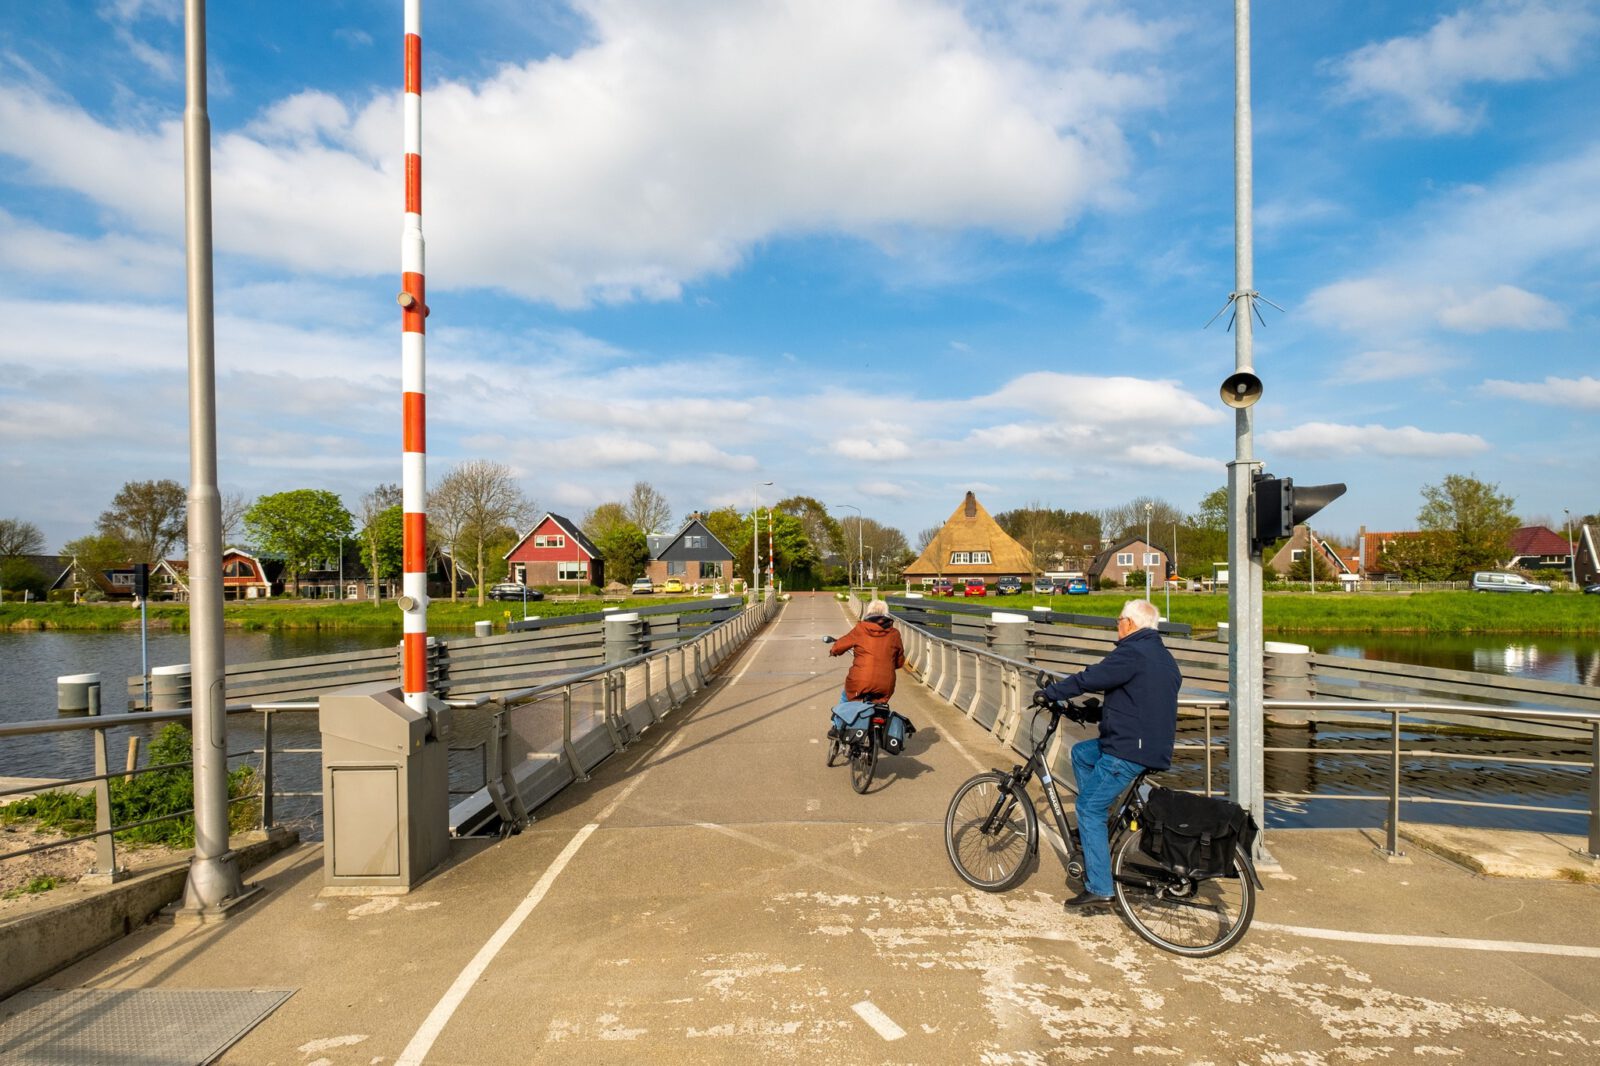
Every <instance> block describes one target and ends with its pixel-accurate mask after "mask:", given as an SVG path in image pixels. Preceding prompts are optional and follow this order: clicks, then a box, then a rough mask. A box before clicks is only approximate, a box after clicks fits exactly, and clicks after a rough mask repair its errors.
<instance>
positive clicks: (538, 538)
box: [533, 533, 567, 548]
mask: <svg viewBox="0 0 1600 1066" xmlns="http://www.w3.org/2000/svg"><path fill="white" fill-rule="evenodd" d="M533 546H534V547H535V548H565V547H566V546H567V538H566V537H564V536H562V535H561V534H560V533H540V534H536V535H535V536H534V538H533Z"/></svg>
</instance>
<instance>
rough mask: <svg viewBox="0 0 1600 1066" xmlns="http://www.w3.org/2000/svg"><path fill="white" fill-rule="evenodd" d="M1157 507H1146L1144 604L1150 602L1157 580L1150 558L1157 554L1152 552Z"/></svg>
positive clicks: (1147, 505) (1148, 505)
mask: <svg viewBox="0 0 1600 1066" xmlns="http://www.w3.org/2000/svg"><path fill="white" fill-rule="evenodd" d="M1155 509H1156V508H1155V505H1154V504H1150V503H1147V504H1145V505H1144V602H1146V603H1149V602H1150V583H1151V582H1152V581H1154V580H1155V571H1154V570H1152V569H1151V567H1150V556H1151V555H1153V554H1155V553H1154V552H1152V551H1151V550H1150V548H1151V544H1150V516H1151V515H1152V514H1153V513H1154V512H1155Z"/></svg>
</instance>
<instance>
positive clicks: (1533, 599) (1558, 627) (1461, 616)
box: [930, 591, 1600, 637]
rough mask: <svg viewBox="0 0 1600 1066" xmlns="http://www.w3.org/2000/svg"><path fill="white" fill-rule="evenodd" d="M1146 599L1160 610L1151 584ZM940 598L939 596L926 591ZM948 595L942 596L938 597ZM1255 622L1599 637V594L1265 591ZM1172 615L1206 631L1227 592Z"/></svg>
mask: <svg viewBox="0 0 1600 1066" xmlns="http://www.w3.org/2000/svg"><path fill="white" fill-rule="evenodd" d="M1136 598H1138V597H1135V596H1131V595H1128V594H1113V593H1104V592H1096V593H1091V594H1089V595H1087V596H1035V595H1033V594H1031V593H1028V594H1023V595H1020V596H990V597H987V598H985V599H983V600H976V599H972V600H966V599H963V598H962V597H959V596H957V597H955V602H957V603H969V604H980V603H981V604H983V605H984V606H986V607H989V608H991V609H993V610H997V611H1027V610H1028V609H1029V608H1031V607H1033V606H1035V605H1042V606H1048V607H1050V608H1051V609H1052V610H1056V611H1066V612H1071V613H1073V614H1093V615H1101V616H1105V617H1115V616H1116V614H1117V613H1118V612H1119V611H1121V610H1122V605H1123V603H1125V602H1126V601H1127V600H1130V599H1136ZM1151 599H1152V602H1154V603H1155V605H1156V606H1157V607H1158V608H1161V609H1162V610H1165V609H1166V602H1167V601H1166V597H1165V596H1164V595H1162V594H1161V592H1160V591H1157V592H1156V593H1155V594H1154V595H1153V596H1152V597H1151ZM930 600H933V601H934V602H939V599H936V598H933V597H930ZM943 602H949V601H943ZM1261 609H1262V627H1263V629H1265V630H1266V632H1268V633H1276V634H1293V633H1326V634H1340V633H1413V634H1438V635H1446V634H1449V635H1460V636H1470V635H1474V634H1495V635H1523V636H1550V637H1587V636H1600V597H1594V596H1580V595H1561V596H1508V595H1499V596H1496V595H1488V594H1481V593H1471V592H1421V593H1417V594H1415V595H1411V596H1397V595H1388V594H1385V595H1366V594H1361V593H1345V592H1326V593H1322V592H1319V593H1316V594H1314V595H1313V594H1311V593H1306V592H1270V593H1268V594H1267V595H1266V596H1265V597H1264V598H1263V601H1262V605H1261ZM1171 619H1172V621H1174V622H1183V623H1186V624H1188V625H1191V626H1193V627H1194V628H1195V629H1196V630H1213V629H1215V628H1216V627H1217V623H1218V622H1226V621H1227V620H1228V597H1227V596H1226V594H1220V593H1219V594H1217V595H1211V594H1209V593H1194V592H1185V593H1181V594H1180V593H1176V592H1174V593H1173V594H1172V614H1171Z"/></svg>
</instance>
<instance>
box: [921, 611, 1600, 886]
mask: <svg viewBox="0 0 1600 1066" xmlns="http://www.w3.org/2000/svg"><path fill="white" fill-rule="evenodd" d="M902 633H903V635H904V638H905V646H906V657H907V660H908V662H909V664H910V666H911V668H912V670H913V672H914V674H915V676H916V677H917V678H918V679H919V680H920V681H921V682H922V683H923V684H924V685H926V686H927V687H928V688H929V689H931V690H932V691H933V692H934V693H935V694H936V695H938V696H940V697H941V698H943V699H945V700H947V701H948V702H950V703H951V704H953V705H954V706H955V707H956V708H957V709H959V710H960V711H961V712H962V713H963V714H965V715H966V716H967V717H968V718H971V719H972V720H973V721H975V722H977V723H978V724H979V725H982V726H983V727H984V728H986V729H988V730H990V731H991V732H992V733H993V734H994V736H995V738H996V739H997V740H999V741H1000V742H1001V743H1003V744H1005V745H1006V746H1008V747H1010V748H1011V749H1012V750H1013V751H1015V752H1016V753H1017V754H1019V755H1023V754H1026V752H1027V751H1028V750H1029V746H1030V740H1029V738H1027V737H1024V736H1023V735H1022V734H1023V733H1024V728H1025V722H1024V719H1025V715H1026V712H1027V711H1028V710H1029V709H1030V708H1031V700H1032V696H1033V689H1034V685H1033V679H1034V677H1035V675H1036V674H1038V673H1039V672H1040V671H1041V670H1043V671H1044V672H1046V673H1050V674H1052V675H1054V676H1064V674H1062V673H1061V672H1060V671H1059V670H1053V669H1050V668H1048V667H1046V666H1043V665H1041V664H1036V663H1032V662H1028V661H1026V660H1022V659H1016V658H1008V657H1006V656H1003V655H1000V654H997V653H995V652H994V651H992V650H990V649H988V648H985V647H981V646H977V645H974V644H972V643H968V642H962V641H957V640H952V639H949V638H947V637H944V636H940V635H937V634H934V633H931V632H929V631H928V630H927V629H925V628H924V627H921V626H918V625H916V624H914V623H911V622H909V621H904V620H903V625H902ZM1264 703H1265V708H1266V713H1267V715H1268V716H1269V717H1271V716H1273V715H1280V716H1284V717H1288V716H1291V715H1294V714H1295V713H1297V712H1299V713H1302V714H1315V715H1318V716H1323V717H1329V718H1333V719H1335V720H1338V721H1343V722H1346V723H1350V722H1357V723H1360V722H1370V723H1372V724H1373V726H1374V727H1375V728H1382V729H1384V730H1385V732H1386V734H1387V743H1386V744H1385V745H1384V746H1382V747H1374V746H1371V743H1370V739H1369V740H1368V741H1367V743H1366V746H1363V745H1362V744H1361V738H1349V741H1348V742H1346V743H1340V742H1338V741H1337V740H1335V739H1334V738H1326V739H1328V740H1329V741H1330V743H1328V744H1325V745H1324V746H1322V747H1316V748H1312V747H1301V746H1283V745H1277V746H1273V745H1268V746H1266V747H1265V748H1264V749H1263V750H1264V752H1265V754H1266V755H1267V756H1268V757H1269V758H1270V757H1272V756H1299V755H1321V756H1327V755H1331V754H1337V755H1341V756H1356V757H1359V758H1369V759H1375V760H1378V761H1380V762H1383V763H1385V764H1386V769H1387V772H1388V773H1387V776H1388V781H1387V788H1386V789H1385V790H1384V791H1383V792H1381V793H1377V792H1343V791H1340V792H1329V791H1305V792H1295V791H1283V790H1279V791H1269V792H1267V793H1265V797H1266V799H1267V800H1269V801H1274V802H1282V801H1303V800H1341V801H1342V800H1364V801H1368V802H1373V801H1382V802H1384V803H1385V810H1386V815H1387V816H1386V820H1385V832H1386V850H1387V851H1388V852H1389V853H1390V854H1399V831H1400V822H1401V802H1402V800H1403V801H1404V802H1405V803H1407V804H1436V805H1437V804H1449V805H1452V806H1456V807H1462V808H1468V809H1492V810H1504V811H1520V812H1526V813H1532V814H1552V813H1554V814H1566V815H1574V814H1584V813H1586V814H1587V818H1588V845H1587V851H1586V852H1585V853H1584V854H1585V855H1587V856H1588V857H1590V858H1600V713H1596V712H1594V711H1586V710H1570V709H1562V708H1550V707H1527V706H1491V705H1485V704H1477V703H1456V702H1436V701H1413V700H1394V699H1386V698H1384V699H1377V700H1372V701H1366V700H1296V699H1271V698H1269V699H1267V700H1265V701H1264ZM1178 707H1179V713H1180V715H1181V716H1184V717H1189V718H1194V717H1198V718H1200V719H1201V720H1202V723H1203V728H1202V732H1201V738H1200V739H1199V741H1198V742H1180V743H1179V744H1178V745H1177V750H1178V751H1179V752H1187V753H1194V754H1196V755H1197V756H1198V759H1199V762H1200V767H1199V769H1200V774H1201V787H1202V788H1203V790H1204V791H1205V793H1206V794H1207V795H1210V794H1212V792H1213V791H1214V789H1215V785H1214V783H1215V780H1216V775H1215V761H1216V758H1217V756H1218V753H1219V752H1220V753H1221V754H1222V757H1223V758H1224V760H1225V759H1226V757H1227V751H1226V743H1225V734H1223V736H1220V737H1219V735H1218V730H1217V723H1218V722H1219V721H1220V722H1225V721H1226V719H1227V716H1228V713H1229V704H1228V699H1227V696H1226V695H1225V694H1198V693H1195V692H1193V691H1188V692H1186V694H1180V697H1179V700H1178ZM1496 719H1499V720H1505V721H1508V722H1515V723H1518V724H1520V723H1524V722H1527V721H1529V720H1532V721H1535V722H1541V723H1545V724H1547V725H1549V726H1551V727H1561V728H1562V729H1563V730H1564V731H1565V732H1567V734H1568V735H1570V736H1572V737H1574V738H1577V739H1579V740H1580V741H1581V740H1587V742H1588V748H1589V757H1588V759H1587V760H1586V761H1583V760H1573V759H1560V758H1520V757H1513V756H1506V755H1499V754H1462V753H1458V752H1441V751H1437V750H1430V749H1429V748H1427V747H1419V746H1417V745H1411V746H1405V745H1403V744H1402V733H1403V731H1404V730H1408V729H1409V730H1416V729H1428V730H1438V729H1440V728H1441V727H1442V726H1448V725H1449V724H1450V723H1453V722H1455V723H1461V724H1462V725H1463V726H1464V727H1467V728H1471V729H1481V728H1482V727H1483V725H1484V722H1486V721H1487V722H1491V723H1492V722H1493V720H1496ZM1049 759H1050V763H1051V766H1052V768H1053V770H1054V771H1055V772H1058V773H1060V774H1070V768H1069V766H1068V763H1067V752H1066V746H1065V744H1064V743H1063V742H1062V740H1061V739H1060V738H1057V741H1056V742H1055V745H1054V747H1053V750H1052V751H1051V753H1050V755H1049ZM1440 759H1453V760H1458V761H1461V762H1470V763H1480V762H1481V763H1495V764H1500V765H1512V764H1516V765H1533V766H1546V767H1552V768H1559V769H1570V770H1584V769H1587V771H1588V790H1587V791H1588V796H1587V808H1586V809H1585V808H1582V807H1580V808H1571V807H1553V806H1548V805H1541V804H1535V803H1519V802H1511V801H1504V802H1500V801H1488V800H1472V799H1458V798H1454V797H1449V796H1431V795H1422V794H1418V793H1416V792H1412V793H1407V792H1406V791H1405V784H1406V764H1407V762H1408V761H1412V762H1424V761H1429V760H1440ZM1262 821H1263V822H1265V818H1262Z"/></svg>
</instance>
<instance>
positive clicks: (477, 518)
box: [438, 459, 670, 607]
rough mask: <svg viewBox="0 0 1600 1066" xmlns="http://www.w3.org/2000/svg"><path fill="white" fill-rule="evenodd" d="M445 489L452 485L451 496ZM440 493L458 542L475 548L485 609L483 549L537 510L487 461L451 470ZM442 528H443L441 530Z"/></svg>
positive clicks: (506, 470) (502, 468) (504, 470)
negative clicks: (449, 510)
mask: <svg viewBox="0 0 1600 1066" xmlns="http://www.w3.org/2000/svg"><path fill="white" fill-rule="evenodd" d="M640 484H641V485H642V484H644V482H640ZM446 486H449V489H448V493H446ZM646 487H648V486H646ZM637 488H638V486H635V489H636V490H637ZM438 492H439V493H441V494H447V495H448V496H450V497H454V499H453V500H452V508H453V516H454V517H456V518H459V519H460V520H461V525H460V527H459V532H458V533H457V537H456V539H457V540H458V541H459V540H465V542H466V543H467V544H470V545H471V546H472V547H473V548H474V549H475V552H476V566H475V567H474V569H473V574H474V578H475V580H476V582H477V586H478V606H479V607H482V606H483V605H484V603H485V600H484V592H485V590H484V587H483V586H484V580H483V578H484V573H485V570H486V567H485V565H484V548H485V546H486V545H487V544H489V542H491V541H493V540H494V539H495V538H496V537H497V536H499V535H500V533H501V531H502V530H503V529H504V528H505V527H506V526H517V525H521V524H522V523H524V522H526V521H527V520H528V518H529V517H530V514H531V512H532V511H533V509H534V507H533V501H532V500H530V499H528V498H527V497H526V496H524V495H523V493H522V489H521V488H520V487H519V486H518V485H517V482H516V478H515V477H514V476H513V475H512V473H511V468H510V467H508V466H506V465H505V464H504V463H496V462H491V461H490V460H487V459H473V460H471V461H470V462H465V463H462V464H461V465H460V466H458V467H456V468H455V469H454V470H452V471H450V473H449V474H447V475H445V477H444V480H443V481H441V482H440V483H439V489H438ZM669 513H670V512H669ZM442 529H443V527H442V526H441V531H442ZM454 557H455V553H454V551H452V552H451V562H452V565H453V564H454ZM455 592H456V590H455V573H454V571H453V570H452V571H451V577H450V596H451V598H452V599H454V598H455Z"/></svg>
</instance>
